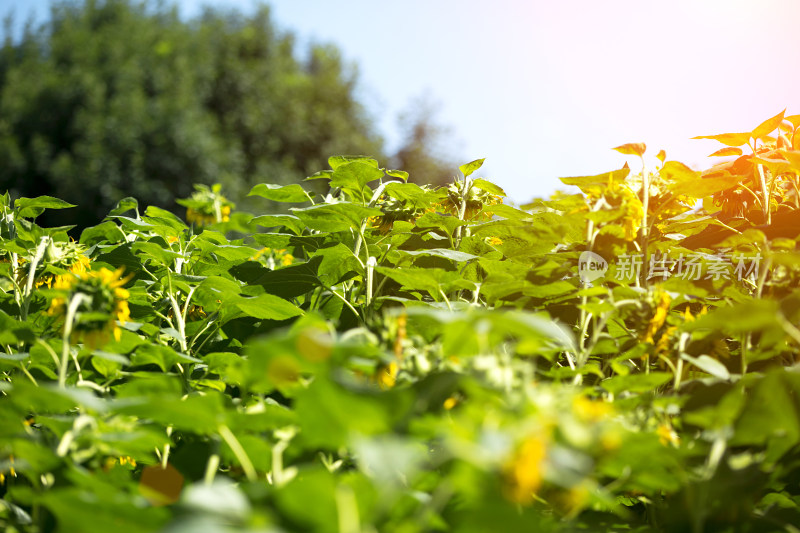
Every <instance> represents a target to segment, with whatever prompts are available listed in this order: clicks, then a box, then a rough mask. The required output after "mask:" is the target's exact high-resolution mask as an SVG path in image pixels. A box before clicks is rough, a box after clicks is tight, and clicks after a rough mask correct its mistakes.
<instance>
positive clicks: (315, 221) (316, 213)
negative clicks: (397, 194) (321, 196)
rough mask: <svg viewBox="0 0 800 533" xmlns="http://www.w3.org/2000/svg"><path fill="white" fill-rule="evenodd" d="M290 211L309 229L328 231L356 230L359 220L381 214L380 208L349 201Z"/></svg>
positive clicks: (359, 223)
mask: <svg viewBox="0 0 800 533" xmlns="http://www.w3.org/2000/svg"><path fill="white" fill-rule="evenodd" d="M292 213H294V214H295V215H297V217H298V218H299V219H300V220H302V221H303V223H305V225H306V226H308V227H309V228H311V229H314V230H317V231H328V232H331V233H335V232H339V231H349V230H351V229H352V230H358V229H359V228H360V226H361V222H362V221H364V220H365V219H367V218H369V217H377V216H382V215H383V212H382V211H381V210H380V209H374V208H372V207H364V206H362V205H358V204H353V203H349V202H340V203H338V204H318V205H314V206H311V207H304V208H292Z"/></svg>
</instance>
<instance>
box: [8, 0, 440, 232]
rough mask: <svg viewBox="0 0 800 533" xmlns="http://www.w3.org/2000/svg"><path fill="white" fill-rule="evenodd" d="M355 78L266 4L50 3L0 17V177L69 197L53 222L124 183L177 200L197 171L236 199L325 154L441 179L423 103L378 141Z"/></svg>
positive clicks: (106, 201)
mask: <svg viewBox="0 0 800 533" xmlns="http://www.w3.org/2000/svg"><path fill="white" fill-rule="evenodd" d="M357 88H358V71H357V68H356V67H355V66H354V65H352V64H351V63H349V62H348V61H346V60H345V58H344V57H343V55H342V53H341V51H340V50H339V49H338V48H337V47H335V46H332V45H328V44H313V45H310V46H309V47H308V48H307V49H304V50H299V46H298V44H297V38H296V36H295V34H294V33H293V32H291V31H288V30H284V29H280V28H278V27H277V25H276V23H275V22H274V20H273V18H272V16H271V13H270V9H269V7H268V6H261V7H259V8H258V9H256V10H255V11H254V12H253V13H252V14H243V13H241V12H238V11H232V10H222V9H214V8H206V9H205V10H204V11H203V12H202V13H201V14H200V15H199V16H197V17H195V18H193V19H191V20H184V19H182V18H181V17H180V16H179V14H178V10H177V7H176V6H175V5H174V4H169V3H163V2H159V3H157V4H153V3H151V2H136V1H133V0H82V1H77V2H56V3H54V4H53V5H52V6H51V10H50V15H49V17H48V20H47V22H45V23H44V24H42V25H39V26H37V27H35V26H34V25H32V24H30V23H29V24H27V25H26V26H25V28H24V30H23V32H22V35H21V36H20V37H18V38H14V35H13V21H12V18H11V16H9V17H7V19H6V24H5V30H4V35H3V45H2V48H1V49H0V162H1V163H0V191H5V190H8V191H10V192H11V194H12V195H13V196H39V195H45V194H46V195H52V196H56V197H59V198H63V199H65V200H67V201H71V202H73V203H77V204H79V205H80V206H81V208H79V209H72V210H68V211H62V212H60V213H59V214H58V217H59V218H58V222H59V223H60V224H77V225H78V226H86V225H91V224H94V223H96V222H97V221H98V220H99V219H100V218H102V217H103V216H105V215H106V214H107V213H108V211H109V209H111V208H112V207H113V206H114V205H115V204H116V202H117V201H119V200H120V199H121V198H124V197H126V196H133V197H136V198H138V199H139V200H140V201H141V202H142V203H144V204H147V205H158V206H161V207H165V208H168V209H176V208H177V206H176V204H175V202H174V200H175V199H176V198H181V197H186V196H188V195H189V194H191V192H192V190H193V185H194V184H195V183H204V184H212V183H222V185H223V187H224V190H225V192H226V194H227V195H228V196H229V197H231V198H233V199H234V200H238V201H239V202H244V203H245V204H246V194H247V192H248V191H249V190H250V188H251V187H252V186H253V185H254V184H256V183H261V182H270V183H291V182H296V181H299V180H301V179H303V178H305V177H306V176H308V175H310V174H312V173H313V172H315V171H317V170H318V169H320V168H325V167H326V162H327V159H328V157H329V156H330V155H333V154H345V153H359V154H370V155H373V156H376V157H378V158H379V159H380V160H381V161H382V162H386V163H387V164H390V163H391V164H394V165H396V166H398V167H400V168H404V169H406V170H409V171H410V172H411V178H412V180H416V181H419V182H428V183H431V182H433V183H443V182H444V181H445V180H447V179H448V178H449V175H450V173H451V172H452V170H451V169H452V168H453V167H451V166H450V164H449V161H447V160H445V158H442V157H441V156H439V155H438V154H436V153H434V151H433V150H432V149H426V146H428V145H429V144H430V145H431V146H433V143H432V141H433V140H434V139H432V137H433V136H435V135H436V134H437V132H438V131H441V130H440V129H439V128H438V127H437V126H436V125H435V124H434V123H433V120H432V116H431V114H430V113H429V110H428V108H425V106H422V107H420V108H419V110H416V109H413V108H412V109H411V110H410V111H409V113H407V115H406V117H405V119H406V120H405V125H406V132H405V133H406V138H405V140H404V143H403V145H402V146H401V147H400V148H399V149H398V150H397V151H396V152H395V153H394V154H387V153H386V149H385V146H384V141H383V139H382V138H381V136H380V134H379V133H378V132H377V131H376V128H375V127H374V125H373V122H372V119H371V117H370V115H369V113H368V111H367V109H366V108H365V106H364V105H363V104H362V102H360V101H359V99H358V93H357ZM409 116H410V117H409Z"/></svg>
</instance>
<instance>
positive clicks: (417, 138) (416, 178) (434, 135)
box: [393, 93, 460, 185]
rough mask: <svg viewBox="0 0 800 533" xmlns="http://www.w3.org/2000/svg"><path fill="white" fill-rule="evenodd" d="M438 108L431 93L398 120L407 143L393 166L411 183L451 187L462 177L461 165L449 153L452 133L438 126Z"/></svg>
mask: <svg viewBox="0 0 800 533" xmlns="http://www.w3.org/2000/svg"><path fill="white" fill-rule="evenodd" d="M438 107H439V106H438V104H437V102H435V101H434V100H433V98H432V96H431V95H430V94H429V93H423V94H422V95H420V96H417V97H416V98H414V99H413V100H412V101H411V104H410V105H409V107H408V109H407V110H406V111H404V112H403V113H401V115H400V117H399V120H398V122H399V124H400V130H401V131H402V132H403V140H402V144H401V146H400V148H399V149H398V150H397V153H396V154H395V155H394V158H393V165H394V167H395V168H399V169H403V170H405V171H406V172H408V174H409V181H412V182H414V183H418V184H420V185H422V184H426V183H428V184H432V185H449V184H450V183H452V181H453V176H455V175H456V174H457V173H458V165H459V164H460V163H456V162H455V158H454V157H453V156H452V155H450V154H448V153H447V152H446V150H445V146H450V145H452V144H453V143H452V132H451V131H450V129H449V128H448V127H445V126H442V125H441V124H439V123H438V121H437V119H436V109H437V108H438ZM448 140H449V142H446V141H448Z"/></svg>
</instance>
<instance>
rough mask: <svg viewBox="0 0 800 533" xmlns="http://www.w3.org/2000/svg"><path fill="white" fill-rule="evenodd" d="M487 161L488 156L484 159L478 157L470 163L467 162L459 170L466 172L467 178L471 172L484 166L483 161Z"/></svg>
mask: <svg viewBox="0 0 800 533" xmlns="http://www.w3.org/2000/svg"><path fill="white" fill-rule="evenodd" d="M484 161H486V158H483V159H476V160H475V161H470V162H469V163H465V164H463V165H461V166H459V167H458V170H460V171H461V173H462V174H464V177H465V178H468V177H469V175H470V174H472V173H473V172H475V171H476V170H478V169H479V168H481V166H483V162H484Z"/></svg>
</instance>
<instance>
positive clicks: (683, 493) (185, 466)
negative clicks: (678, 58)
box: [0, 113, 800, 533]
mask: <svg viewBox="0 0 800 533" xmlns="http://www.w3.org/2000/svg"><path fill="white" fill-rule="evenodd" d="M799 129H800V115H793V116H785V114H784V113H780V114H779V115H777V116H775V117H772V118H770V119H768V120H766V121H765V122H763V123H762V124H760V125H758V126H757V127H756V128H755V129H753V130H752V131H747V132H743V133H727V134H722V135H709V136H706V137H704V138H710V139H715V140H717V141H719V142H720V143H721V145H722V147H721V149H720V150H718V151H717V152H715V153H714V154H712V155H713V156H715V157H724V158H725V159H722V161H723V162H722V163H719V164H716V165H713V166H711V167H710V168H708V169H707V170H705V171H703V172H698V171H695V170H692V169H690V168H688V167H687V166H686V165H684V164H682V163H679V162H677V161H671V160H668V159H667V157H666V154H665V152H664V151H661V152H659V153H658V155H657V156H656V157H657V160H658V161H659V164H658V165H656V166H654V167H653V168H647V165H646V160H645V158H644V154H645V150H646V147H645V145H644V144H641V143H632V144H625V145H622V146H619V147H617V148H616V150H617V151H618V152H621V154H624V155H626V156H628V157H630V156H633V157H634V158H635V157H637V156H639V157H641V165H638V164H637V165H631V166H632V167H634V168H629V166H628V164H625V166H623V167H622V168H621V169H619V170H613V171H611V172H604V173H600V174H598V175H595V176H583V177H572V178H562V181H563V183H564V184H565V185H567V186H570V190H569V191H568V192H561V193H557V194H555V195H554V196H552V197H551V198H550V199H547V200H535V201H533V202H531V203H530V204H527V205H521V206H516V207H515V206H512V205H509V202H508V201H507V199H506V198H505V194H504V192H503V190H502V189H501V188H500V187H498V186H497V185H495V184H493V183H492V182H491V181H488V180H486V179H483V178H479V177H477V176H478V171H479V169H480V167H481V164H482V162H483V161H482V160H476V161H473V162H471V163H467V164H465V165H462V166H461V167H460V168H459V176H458V177H457V178H455V179H454V181H453V183H452V184H451V185H449V186H447V187H439V188H434V187H424V186H419V185H416V184H413V183H410V182H408V181H407V178H408V175H407V174H406V173H405V172H403V171H400V170H391V169H385V168H382V167H381V166H380V163H379V162H378V161H376V160H374V159H372V158H369V157H364V156H335V157H331V158H330V159H329V166H330V168H329V169H327V170H320V171H319V172H317V173H316V174H314V175H312V176H310V177H309V178H308V180H322V181H323V183H324V184H325V185H327V186H328V192H327V194H325V195H315V194H313V193H312V192H310V191H309V190H307V189H306V188H304V187H303V185H301V184H292V185H284V186H278V185H271V184H260V185H257V186H255V187H254V188H253V189H252V191H251V192H250V195H251V196H255V197H260V198H261V199H263V205H264V212H268V214H257V215H254V214H250V213H245V212H241V211H238V210H237V209H236V206H235V205H233V203H232V202H230V201H228V200H227V199H226V198H225V196H224V195H223V191H222V190H221V189H220V187H218V186H214V187H206V186H197V189H196V192H195V194H193V195H192V196H191V197H190V198H186V199H184V200H181V204H182V205H183V207H185V208H186V212H185V220H183V219H181V218H179V217H177V216H176V215H174V214H173V213H172V212H170V211H167V210H164V209H161V208H158V207H154V206H141V205H139V204H138V202H137V201H136V199H134V198H125V199H122V200H120V201H119V203H118V204H117V206H116V208H115V209H113V210H112V211H111V212H110V213H109V214H108V216H107V217H106V218H105V219H104V220H102V221H101V222H100V223H99V224H97V225H95V226H93V227H89V228H86V229H84V230H83V231H82V232H80V233H79V234H75V235H73V236H74V238H75V239H77V240H74V239H72V238H70V235H72V233H74V232H71V233H69V234H68V232H70V230H71V228H70V227H41V226H39V225H37V223H36V219H37V217H38V216H39V215H41V214H42V213H43V212H44V211H45V210H53V209H68V208H70V207H72V206H71V205H70V204H68V203H66V202H64V201H62V200H59V199H57V198H53V197H49V196H41V197H37V198H16V199H12V198H10V197H9V195H8V194H6V195H4V196H3V198H2V202H0V211H1V212H0V215H2V216H1V217H0V345H1V346H2V349H1V350H0V530H3V531H7V532H26V533H44V532H53V531H58V532H65V533H71V532H82V533H108V532H114V533H138V532H149V531H166V532H172V533H177V532H196V531H204V532H212V533H216V532H220V533H222V532H236V531H240V532H245V531H246V532H264V533H267V532H275V533H279V532H294V531H319V532H332V533H367V532H409V533H410V532H418V531H443V532H445V531H455V532H487V531H503V532H523V531H525V532H527V531H627V532H630V531H690V532H704V531H731V532H733V531H752V532H765V531H787V532H796V531H800V509H798V505H800V395H799V393H800V366H798V362H799V361H800V358H799V356H800V288H799V286H798V281H800V250H798V249H797V243H798V238H800V133H798V130H799ZM620 163H622V157H621V159H620ZM651 166H652V165H651ZM317 190H319V189H317ZM276 205H283V206H285V208H283V209H275V208H274V206H276Z"/></svg>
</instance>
